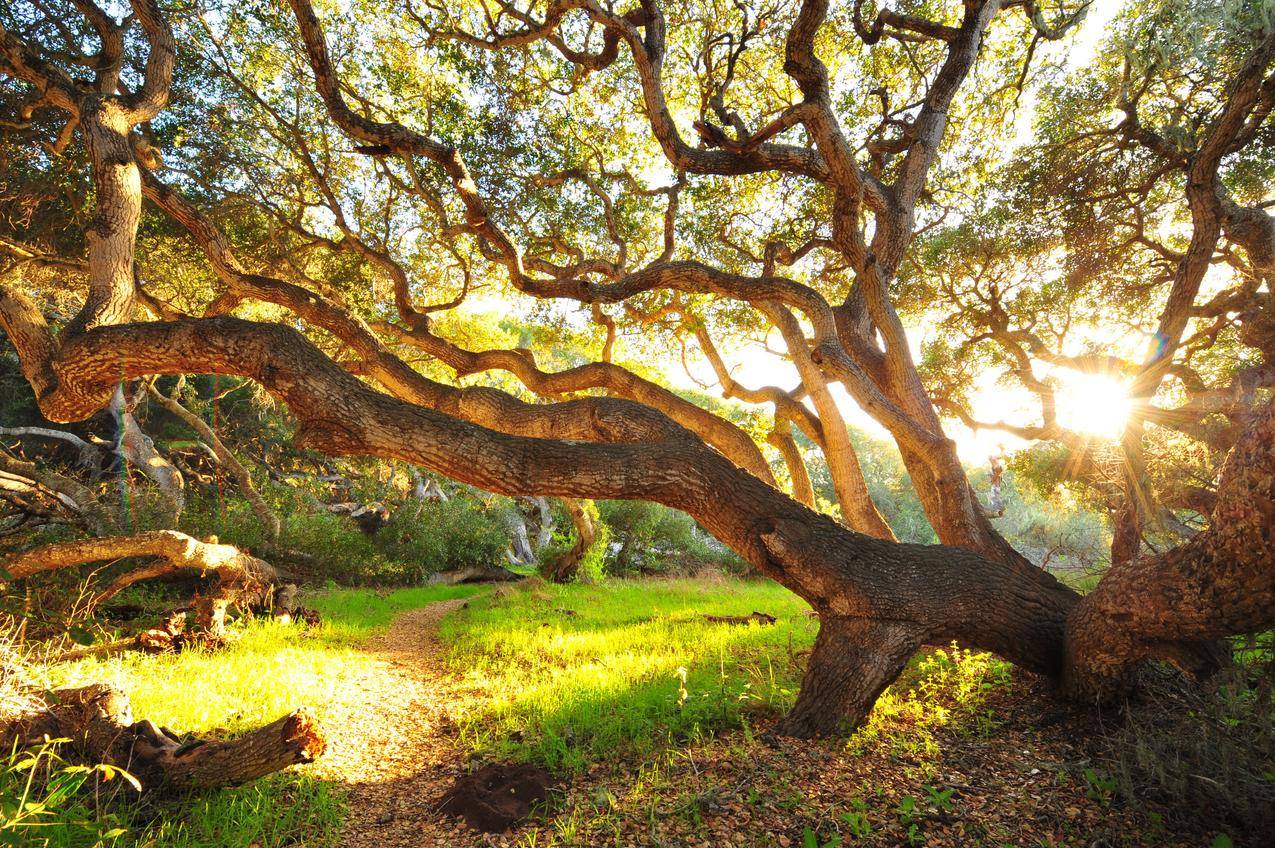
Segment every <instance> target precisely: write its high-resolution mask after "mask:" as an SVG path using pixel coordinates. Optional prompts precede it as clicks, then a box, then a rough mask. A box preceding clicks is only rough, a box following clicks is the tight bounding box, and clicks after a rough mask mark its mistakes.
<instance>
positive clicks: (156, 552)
mask: <svg viewBox="0 0 1275 848" xmlns="http://www.w3.org/2000/svg"><path fill="white" fill-rule="evenodd" d="M132 557H138V558H141V557H146V558H150V559H151V560H153V561H152V562H148V563H146V564H143V565H140V566H138V567H137V568H134V569H132V570H130V571H126V572H124V573H123V574H120V575H119V576H117V577H116V578H115V579H114V580H113V581H112V582H111V583H110V584H109V585H108V586H107V587H106V588H105V589H103V590H101V591H100V592H98V593H97V596H96V597H95V599H94V601H93V604H94V606H97V605H100V604H102V603H105V602H106V601H108V600H110V599H111V598H113V597H115V596H116V595H117V594H119V593H120V592H121V591H122V590H124V589H125V588H127V587H128V586H131V585H133V584H134V583H137V582H140V581H142V580H153V579H155V578H158V577H164V576H166V575H169V574H172V573H175V572H178V571H182V570H193V571H198V572H199V573H201V574H204V575H213V576H215V577H216V578H217V579H216V581H215V583H216V585H215V586H214V587H213V589H212V591H211V593H210V594H206V595H201V596H200V597H198V598H196V599H195V604H194V608H195V625H196V628H197V629H199V630H201V631H203V632H205V633H207V634H208V635H209V636H210V637H212V638H222V637H224V636H225V616H226V607H227V606H228V605H229V604H230V603H233V602H237V601H238V600H239V599H240V598H241V597H243V596H250V595H253V594H260V593H261V592H262V591H263V590H264V588H265V587H268V586H270V585H272V584H274V583H275V582H277V580H278V572H277V571H276V570H275V569H274V568H273V567H272V566H271V565H270V564H269V563H266V562H264V561H262V560H260V559H257V558H256V557H254V556H252V555H251V554H247V553H244V552H243V551H241V550H239V549H238V548H236V547H234V546H233V545H223V544H219V543H218V542H217V540H216V538H215V537H210V538H209V540H208V541H206V542H201V541H199V540H198V539H195V538H192V537H190V536H187V535H186V534H185V533H179V532H177V531H175V530H155V531H150V532H145V533H136V534H134V535H132V536H107V537H102V538H94V539H81V540H77V541H71V542H54V543H53V544H50V545H44V546H43V547H39V548H35V549H33V550H29V551H23V552H22V553H18V554H14V555H12V556H10V557H7V558H5V559H3V560H0V568H3V569H4V570H5V571H6V572H7V575H6V578H5V579H7V580H20V579H25V578H28V577H31V576H33V575H35V574H40V573H43V572H46V571H53V570H56V569H59V568H69V567H74V566H79V565H85V564H87V563H90V562H104V561H107V560H117V559H124V558H132Z"/></svg>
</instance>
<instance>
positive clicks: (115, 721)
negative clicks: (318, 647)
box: [0, 685, 327, 792]
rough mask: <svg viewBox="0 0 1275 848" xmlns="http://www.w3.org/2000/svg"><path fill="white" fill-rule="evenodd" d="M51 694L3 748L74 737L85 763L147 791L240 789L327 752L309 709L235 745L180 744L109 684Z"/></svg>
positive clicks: (3, 735) (3, 736)
mask: <svg viewBox="0 0 1275 848" xmlns="http://www.w3.org/2000/svg"><path fill="white" fill-rule="evenodd" d="M52 695H53V697H52V698H51V699H50V700H51V703H50V704H49V705H48V707H47V708H46V709H45V710H44V711H42V712H40V713H38V714H36V715H32V716H27V717H24V718H23V719H21V720H19V721H17V722H15V723H13V724H11V725H10V726H8V727H5V728H0V740H3V742H4V745H5V746H6V747H7V748H9V747H12V746H13V745H14V744H15V743H16V744H18V745H23V744H34V743H37V742H38V741H39V740H41V739H42V738H44V737H45V736H46V735H47V736H50V737H53V738H65V739H69V740H71V742H70V744H71V745H73V746H74V747H75V748H76V749H78V751H79V753H80V754H81V755H82V756H83V758H84V759H85V760H87V761H89V762H94V763H105V764H108V765H113V766H117V767H119V768H122V769H124V770H126V771H128V772H129V773H130V774H132V775H133V776H134V777H135V778H137V780H138V781H139V782H140V783H141V785H142V788H143V790H144V791H162V792H185V791H191V790H204V789H213V788H217V787H222V786H239V785H242V784H244V783H248V782H251V781H253V780H256V779H258V778H261V777H265V776H266V775H268V774H271V773H273V772H276V771H279V770H280V769H284V768H287V767H288V766H291V765H295V764H299V763H309V762H313V761H314V760H315V759H316V758H317V757H319V756H321V755H322V754H323V752H324V750H325V749H326V747H327V743H326V740H325V739H324V736H323V732H322V730H321V729H320V728H319V725H318V723H317V722H316V721H315V719H314V717H313V716H312V715H310V713H309V712H307V711H305V710H298V711H297V712H294V713H291V714H289V715H286V716H284V717H283V718H280V719H278V720H277V721H274V722H272V723H270V724H268V725H266V726H265V727H261V728H259V729H257V730H253V731H251V732H249V733H247V734H244V735H243V736H241V737H239V738H237V739H234V740H231V741H208V740H190V741H183V740H181V739H178V738H177V737H175V736H173V735H172V733H171V731H166V730H164V729H163V728H160V727H158V726H156V725H155V724H154V723H152V722H150V721H146V720H142V721H135V720H134V719H133V711H132V706H131V705H130V703H129V700H128V697H127V696H126V695H125V694H124V693H122V692H120V691H119V690H118V689H114V688H112V687H110V686H103V685H95V686H86V687H83V688H79V689H60V690H58V691H56V692H54V693H52Z"/></svg>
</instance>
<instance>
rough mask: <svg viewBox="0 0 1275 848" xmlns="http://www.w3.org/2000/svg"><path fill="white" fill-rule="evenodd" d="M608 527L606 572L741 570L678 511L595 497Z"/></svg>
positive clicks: (736, 560) (726, 552) (741, 565)
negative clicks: (601, 499)
mask: <svg viewBox="0 0 1275 848" xmlns="http://www.w3.org/2000/svg"><path fill="white" fill-rule="evenodd" d="M597 503H598V513H599V515H600V517H601V519H602V523H604V524H606V525H607V527H608V528H609V529H610V535H611V542H610V543H609V550H608V552H607V556H606V570H607V572H608V573H610V574H616V575H628V574H635V573H643V574H649V573H657V574H690V573H693V572H695V571H697V570H699V569H700V568H703V567H705V566H709V567H719V568H724V569H726V570H729V571H732V572H744V571H746V570H747V568H748V567H747V565H746V564H745V563H744V561H743V560H742V559H740V558H739V556H738V555H736V554H735V553H734V552H733V551H731V550H730V549H729V548H727V547H725V546H724V545H722V544H721V543H720V542H718V541H717V540H716V539H713V538H712V537H711V536H709V535H708V534H707V533H705V532H704V531H703V530H701V529H700V527H699V525H698V524H696V523H695V519H693V518H691V517H690V516H689V515H687V514H686V513H684V512H681V511H680V510H676V509H670V508H669V507H666V506H662V505H660V504H655V503H647V502H644V501H598V502H597Z"/></svg>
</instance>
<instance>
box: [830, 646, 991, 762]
mask: <svg viewBox="0 0 1275 848" xmlns="http://www.w3.org/2000/svg"><path fill="white" fill-rule="evenodd" d="M1010 669H1011V666H1010V664H1009V663H1007V662H1005V661H1004V660H1001V659H998V658H997V657H995V656H993V655H992V654H988V653H983V652H979V651H971V650H967V649H963V648H960V647H958V646H957V645H955V644H953V645H952V646H951V647H949V648H934V649H928V650H923V651H921V652H920V653H918V654H917V655H916V656H915V657H913V659H912V661H911V662H910V663H909V664H908V667H907V668H906V669H905V670H904V672H903V674H902V675H900V676H899V679H898V680H896V681H895V682H894V683H893V684H892V685H891V686H890V688H889V689H887V690H886V691H885V692H883V693H882V694H881V697H880V698H879V699H877V703H876V706H875V707H874V708H873V710H872V712H871V714H869V716H868V720H867V721H866V722H865V723H864V725H863V726H862V727H860V728H859V729H858V730H857V731H856V732H855V734H854V735H853V736H852V737H851V738H850V741H849V742H848V744H847V748H848V750H849V751H851V752H852V753H862V752H865V751H867V750H869V749H871V748H873V747H875V746H877V745H882V744H885V745H888V746H890V752H891V753H892V754H895V755H898V756H901V757H906V758H908V759H910V760H912V761H914V762H915V763H916V764H917V765H918V766H919V767H920V768H921V769H922V771H928V770H931V769H932V768H933V765H934V762H935V761H936V759H937V757H938V754H939V743H938V740H937V738H936V737H935V733H936V731H938V730H939V729H940V728H953V729H957V730H959V731H961V732H965V733H974V734H979V735H983V736H987V735H990V734H991V733H992V731H993V730H994V729H995V727H996V724H997V718H996V714H995V712H994V711H993V710H992V709H990V708H989V707H988V705H987V701H988V697H989V696H990V695H991V694H992V693H993V692H994V691H995V690H997V689H1008V688H1009V687H1010V685H1011V676H1010Z"/></svg>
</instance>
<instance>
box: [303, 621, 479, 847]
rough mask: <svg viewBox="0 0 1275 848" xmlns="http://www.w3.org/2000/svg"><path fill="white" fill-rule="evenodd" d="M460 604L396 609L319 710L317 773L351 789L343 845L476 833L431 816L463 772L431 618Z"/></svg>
mask: <svg viewBox="0 0 1275 848" xmlns="http://www.w3.org/2000/svg"><path fill="white" fill-rule="evenodd" d="M464 603H465V600H464V599H463V598H462V599H456V600H451V601H440V602H438V603H434V604H430V605H429V606H425V607H421V608H420V609H416V610H411V611H409V612H406V613H403V614H402V615H400V616H399V617H398V618H397V619H395V621H394V623H393V625H392V626H391V627H390V629H389V630H388V631H386V632H385V633H384V634H382V635H380V636H378V637H376V638H374V639H373V640H372V641H371V642H369V643H368V644H367V645H366V646H364V648H363V650H364V651H366V652H367V653H369V654H371V655H372V656H373V658H374V662H373V663H372V664H371V665H370V667H368V668H367V669H366V670H364V671H362V672H360V673H359V674H358V675H357V676H356V677H355V678H353V679H351V680H350V681H348V682H347V683H346V684H345V685H343V686H342V687H341V692H340V695H339V696H338V698H337V700H336V701H335V702H333V703H331V704H329V706H328V709H327V710H326V711H325V713H326V715H325V721H324V724H325V725H326V726H327V727H328V751H327V753H326V754H325V755H324V756H323V757H322V758H321V759H320V760H319V762H318V763H316V764H315V767H314V769H315V771H314V773H315V775H316V776H317V777H321V778H323V779H326V780H332V781H337V782H340V783H343V784H345V785H347V786H348V787H349V804H350V810H349V816H348V818H347V819H346V823H345V832H344V838H343V844H344V845H346V846H349V848H370V847H371V846H375V848H405V847H406V846H412V848H417V846H434V845H439V846H443V845H447V846H452V845H456V846H461V845H468V844H472V843H473V839H474V834H473V832H472V831H469V830H467V829H466V828H465V827H464V826H463V825H460V824H459V823H457V822H455V821H454V820H452V819H443V818H442V817H440V816H438V815H437V814H435V812H434V802H435V801H436V800H437V799H438V797H439V796H440V795H441V794H442V793H443V792H444V790H445V789H446V788H447V787H448V786H449V785H450V784H451V783H452V781H454V780H455V779H456V776H457V775H458V774H459V773H460V772H461V771H463V769H462V760H461V759H460V757H459V756H458V754H457V751H456V748H455V734H454V730H453V727H454V726H453V724H452V722H451V717H450V714H449V711H450V707H451V705H453V704H455V703H456V701H457V700H458V698H459V692H458V686H457V682H456V679H455V676H454V675H453V674H452V672H451V670H450V669H449V668H448V667H447V665H446V663H445V662H444V659H443V648H442V645H441V644H440V643H439V641H438V637H437V631H438V622H439V621H440V620H441V619H442V618H443V616H445V615H447V613H449V612H451V611H452V610H455V609H457V608H459V607H460V606H461V605H463V604H464Z"/></svg>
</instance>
